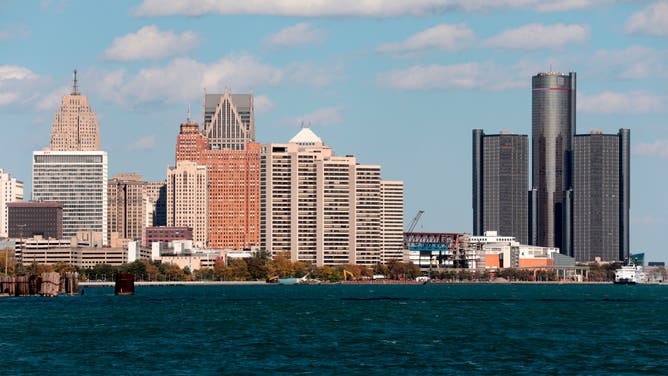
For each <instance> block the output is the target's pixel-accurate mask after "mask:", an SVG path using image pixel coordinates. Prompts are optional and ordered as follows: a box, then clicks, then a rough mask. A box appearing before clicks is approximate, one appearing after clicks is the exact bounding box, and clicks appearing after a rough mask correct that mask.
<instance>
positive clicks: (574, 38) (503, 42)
mask: <svg viewBox="0 0 668 376" xmlns="http://www.w3.org/2000/svg"><path fill="white" fill-rule="evenodd" d="M588 40H589V28H588V27H586V26H583V25H576V24H573V25H564V24H554V25H543V24H539V23H532V24H528V25H525V26H522V27H519V28H516V29H509V30H505V31H503V32H501V33H500V34H498V35H496V36H494V37H492V38H490V39H487V40H486V41H485V43H484V44H485V45H486V46H491V47H498V48H510V49H518V50H535V49H541V48H561V47H564V46H565V45H567V44H570V43H576V44H582V43H585V42H587V41H588Z"/></svg>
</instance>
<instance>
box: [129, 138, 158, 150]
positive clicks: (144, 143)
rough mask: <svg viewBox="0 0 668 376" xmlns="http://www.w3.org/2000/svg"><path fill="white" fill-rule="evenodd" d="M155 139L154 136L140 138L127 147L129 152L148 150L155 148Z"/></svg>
mask: <svg viewBox="0 0 668 376" xmlns="http://www.w3.org/2000/svg"><path fill="white" fill-rule="evenodd" d="M155 141H156V137H155V135H154V134H152V135H149V136H146V137H143V138H140V139H139V140H137V141H135V142H133V143H132V144H130V145H128V149H129V150H150V149H153V148H154V147H155Z"/></svg>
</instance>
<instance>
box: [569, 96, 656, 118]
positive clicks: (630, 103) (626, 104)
mask: <svg viewBox="0 0 668 376" xmlns="http://www.w3.org/2000/svg"><path fill="white" fill-rule="evenodd" d="M667 106H668V100H667V98H666V97H664V96H659V95H655V94H652V93H649V92H646V91H631V92H628V93H620V92H613V91H605V92H602V93H599V94H595V95H585V94H580V95H578V110H579V111H581V112H583V113H592V114H648V113H663V112H666V109H667Z"/></svg>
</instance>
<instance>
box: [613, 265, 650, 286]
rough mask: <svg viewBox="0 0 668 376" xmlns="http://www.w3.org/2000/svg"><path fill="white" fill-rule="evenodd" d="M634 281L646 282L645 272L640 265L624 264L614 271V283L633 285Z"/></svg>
mask: <svg viewBox="0 0 668 376" xmlns="http://www.w3.org/2000/svg"><path fill="white" fill-rule="evenodd" d="M636 283H647V274H645V271H644V270H643V267H642V266H640V265H634V264H631V265H624V266H622V267H621V269H617V270H616V271H615V284H617V285H635V284H636Z"/></svg>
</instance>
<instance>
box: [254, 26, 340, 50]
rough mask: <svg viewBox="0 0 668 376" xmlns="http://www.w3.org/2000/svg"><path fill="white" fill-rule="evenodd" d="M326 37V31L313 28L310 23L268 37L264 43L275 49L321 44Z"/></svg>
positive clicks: (288, 28)
mask: <svg viewBox="0 0 668 376" xmlns="http://www.w3.org/2000/svg"><path fill="white" fill-rule="evenodd" d="M326 37H327V33H326V32H325V31H323V30H320V29H318V28H315V27H313V25H311V24H309V23H308V22H300V23H298V24H296V25H293V26H290V27H286V28H285V29H283V30H280V31H279V32H277V33H276V34H274V35H271V36H269V37H267V39H265V41H264V43H265V44H266V45H267V46H270V47H273V48H279V47H293V46H301V45H306V44H315V43H320V42H322V41H323V40H325V38H326Z"/></svg>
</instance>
